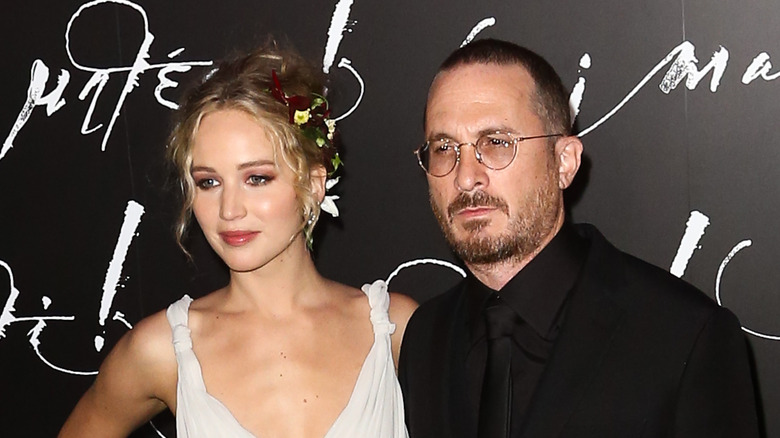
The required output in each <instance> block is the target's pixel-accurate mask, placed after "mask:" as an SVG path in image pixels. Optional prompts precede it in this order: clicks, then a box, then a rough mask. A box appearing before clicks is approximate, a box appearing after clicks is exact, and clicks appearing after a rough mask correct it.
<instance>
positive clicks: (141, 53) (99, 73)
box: [0, 0, 213, 160]
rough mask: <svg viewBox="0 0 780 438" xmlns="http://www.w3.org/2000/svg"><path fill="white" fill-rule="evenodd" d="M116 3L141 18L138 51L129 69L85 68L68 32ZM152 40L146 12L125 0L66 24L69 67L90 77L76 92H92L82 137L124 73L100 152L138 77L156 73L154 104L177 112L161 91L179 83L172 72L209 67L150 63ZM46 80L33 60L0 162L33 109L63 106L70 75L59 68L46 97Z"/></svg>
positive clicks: (107, 0) (82, 95) (102, 0)
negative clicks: (117, 77) (113, 80)
mask: <svg viewBox="0 0 780 438" xmlns="http://www.w3.org/2000/svg"><path fill="white" fill-rule="evenodd" d="M106 4H115V5H121V6H126V7H129V8H131V9H132V10H133V11H135V12H136V13H138V14H139V15H140V16H141V18H142V19H143V41H142V42H141V44H140V46H139V47H138V50H137V52H136V54H135V56H134V60H133V63H132V64H131V65H129V66H116V67H92V66H89V65H84V64H82V63H80V62H79V60H78V59H77V58H76V57H75V56H74V54H73V47H72V46H71V33H72V31H73V29H74V27H75V26H77V25H78V22H79V20H78V19H79V17H80V16H81V14H82V13H83V12H84V11H86V10H88V9H90V8H96V7H100V6H101V5H106ZM153 41H154V35H153V34H152V33H151V32H150V30H149V19H148V17H147V15H146V11H144V9H143V8H142V7H140V6H139V5H137V4H135V3H133V2H131V1H127V0H95V1H91V2H88V3H85V4H83V5H82V6H81V7H80V8H79V9H78V10H77V11H76V12H75V13H74V14H73V15H72V16H71V17H70V20H69V21H68V24H67V28H66V31H65V51H66V53H67V55H68V59H69V60H70V63H71V65H72V66H73V67H74V68H75V69H77V70H80V71H84V72H90V73H92V76H90V78H89V80H88V81H87V83H86V84H85V85H84V87H83V88H82V89H81V91H80V92H79V95H78V98H79V100H82V101H83V100H85V99H86V98H87V97H88V96H89V94H90V93H92V99H91V100H90V104H89V108H88V109H87V114H86V116H85V117H84V121H83V123H82V124H81V134H83V135H89V134H92V133H94V132H96V131H98V130H100V129H101V128H103V126H104V124H103V123H94V124H93V122H92V118H93V115H94V111H95V105H96V104H97V102H98V100H99V99H100V97H101V93H102V92H103V90H104V88H105V86H106V84H107V83H108V81H109V80H110V79H111V78H112V75H116V74H119V73H124V74H126V78H125V83H124V86H123V87H122V91H121V93H120V94H119V97H118V99H117V102H116V105H115V106H114V110H113V112H112V114H111V118H110V120H109V122H108V126H107V127H106V128H105V132H104V134H103V139H102V142H101V150H102V151H105V150H106V146H107V145H108V139H109V138H110V136H111V132H112V130H113V128H114V124H115V122H116V119H117V118H118V117H119V114H120V112H121V109H122V106H123V104H124V103H125V101H126V99H127V97H128V96H129V95H130V93H131V92H132V91H133V89H135V88H136V87H138V78H139V76H140V75H141V74H143V73H145V72H147V71H150V70H159V71H158V74H157V80H158V85H157V86H156V87H155V88H154V96H155V99H156V100H157V102H158V103H159V104H160V105H162V106H165V107H167V108H171V109H176V108H177V106H176V104H175V103H174V102H171V101H170V100H168V99H166V98H165V97H163V91H164V90H165V89H167V88H174V87H176V86H177V85H178V83H177V82H176V81H174V80H172V79H170V77H169V75H170V74H173V73H184V72H187V71H189V70H190V69H191V68H192V67H194V66H210V65H212V64H213V61H210V60H209V61H179V62H163V63H157V64H150V63H149V62H148V59H149V49H150V47H151V46H152V42H153ZM183 51H184V49H183V48H180V49H177V50H174V51H172V52H170V54H169V55H168V57H169V59H171V58H175V57H177V56H178V55H180V54H181V53H182V52H183ZM48 79H49V69H48V67H47V66H46V64H45V63H44V62H43V61H41V60H35V61H34V62H33V65H32V70H31V78H30V87H29V89H28V93H27V94H28V95H27V100H26V101H25V103H24V105H23V106H22V109H21V111H20V112H19V116H18V117H17V120H16V122H15V123H14V126H13V127H12V128H11V132H10V133H9V134H8V136H7V137H6V139H5V141H4V142H3V147H2V149H0V160H2V159H3V158H4V157H5V156H6V154H7V153H8V151H9V150H10V149H11V148H12V147H13V141H14V139H15V138H16V136H17V134H18V133H19V131H20V130H21V129H22V127H23V126H24V124H25V123H26V122H27V120H28V119H29V117H30V115H31V113H32V111H33V109H34V108H35V107H36V106H40V105H46V113H47V115H48V116H51V115H52V114H53V113H54V112H55V111H57V110H58V109H60V108H62V106H64V105H65V100H64V99H62V94H63V92H64V91H65V88H66V87H67V85H68V82H69V79H70V73H69V72H68V71H67V70H65V69H62V70H61V73H60V75H59V76H58V77H57V86H56V88H55V89H54V90H53V91H51V92H50V93H49V94H47V95H46V96H44V95H43V91H44V88H45V86H46V83H47V82H48Z"/></svg>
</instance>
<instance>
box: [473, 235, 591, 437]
mask: <svg viewBox="0 0 780 438" xmlns="http://www.w3.org/2000/svg"><path fill="white" fill-rule="evenodd" d="M587 249H588V245H587V242H586V241H585V240H584V239H583V238H581V237H580V236H579V235H578V234H577V233H576V232H575V231H574V230H573V229H571V228H570V226H567V225H564V227H563V228H562V229H561V230H560V231H559V232H558V234H557V235H556V236H555V237H554V238H553V239H552V240H551V241H550V243H549V244H548V245H547V246H546V247H545V248H544V249H542V251H541V252H540V253H539V254H537V256H536V257H534V259H533V260H531V262H530V263H529V264H528V265H526V266H525V267H524V268H523V269H522V270H521V271H520V272H519V273H517V275H515V276H514V278H512V279H511V280H510V281H509V282H508V283H507V284H506V285H505V286H504V287H503V288H502V289H501V290H499V291H494V290H493V289H490V288H489V287H487V286H485V285H484V284H482V283H481V282H480V281H479V280H477V279H476V278H475V277H474V276H473V275H469V277H468V278H467V280H466V296H467V298H466V299H467V300H468V301H467V302H468V320H467V324H468V332H469V335H470V336H469V345H468V347H467V355H466V372H467V373H468V377H469V390H470V392H469V394H470V399H471V402H472V406H473V411H472V412H479V398H480V393H481V388H482V381H483V376H484V372H485V361H486V356H487V340H486V331H485V320H484V314H483V309H484V308H485V304H486V303H487V301H488V299H489V298H490V296H491V295H492V294H498V296H499V297H500V298H501V300H503V301H504V303H505V304H506V305H508V306H509V307H510V308H512V309H513V310H514V311H515V312H517V314H518V315H519V316H520V318H521V319H522V320H523V321H524V323H521V324H517V325H516V326H515V329H514V332H513V334H512V340H513V346H514V349H513V352H512V436H516V433H517V431H518V429H519V427H520V425H521V424H522V419H523V417H524V415H525V411H526V409H527V407H528V404H529V402H530V400H531V396H532V395H533V392H534V389H535V388H536V384H537V383H538V382H539V378H540V377H541V375H542V372H543V371H544V367H545V365H546V364H547V359H548V358H549V357H550V353H551V351H552V348H553V345H554V344H555V340H556V338H557V336H558V331H559V330H560V327H561V326H562V324H563V321H564V318H565V314H566V299H567V297H568V296H569V293H570V292H571V290H572V289H573V288H574V286H575V285H576V283H577V278H578V276H579V272H580V270H581V267H582V265H583V262H584V260H585V256H586V253H587Z"/></svg>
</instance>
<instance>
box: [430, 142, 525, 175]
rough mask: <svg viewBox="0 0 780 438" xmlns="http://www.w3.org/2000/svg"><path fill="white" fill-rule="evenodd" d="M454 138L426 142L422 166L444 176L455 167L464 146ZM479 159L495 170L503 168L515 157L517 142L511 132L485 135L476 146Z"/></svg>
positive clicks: (432, 173)
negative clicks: (510, 134)
mask: <svg viewBox="0 0 780 438" xmlns="http://www.w3.org/2000/svg"><path fill="white" fill-rule="evenodd" d="M467 144H471V143H461V144H458V143H456V142H455V141H453V140H449V139H440V140H432V141H429V142H428V143H426V145H425V146H423V147H422V148H421V149H420V152H419V154H418V155H419V160H420V164H421V165H422V167H423V168H424V169H425V170H426V171H427V172H428V173H430V174H431V175H433V176H444V175H446V174H448V173H450V172H451V171H452V169H454V168H455V165H456V164H457V162H458V154H459V153H461V150H460V149H462V147H463V146H465V145H467ZM474 153H475V154H476V157H477V160H479V161H480V162H481V163H482V164H484V165H485V166H487V167H488V168H490V169H493V170H501V169H503V168H505V167H507V166H509V164H510V163H512V160H513V159H514V157H515V142H514V140H513V139H512V137H511V136H509V134H504V133H494V134H489V135H483V136H482V137H480V138H479V139H478V140H477V142H476V145H475V146H474Z"/></svg>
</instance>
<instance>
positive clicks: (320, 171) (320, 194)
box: [309, 165, 328, 202]
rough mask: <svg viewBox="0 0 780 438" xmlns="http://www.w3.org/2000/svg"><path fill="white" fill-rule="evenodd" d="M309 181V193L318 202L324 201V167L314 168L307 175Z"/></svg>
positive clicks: (326, 172)
mask: <svg viewBox="0 0 780 438" xmlns="http://www.w3.org/2000/svg"><path fill="white" fill-rule="evenodd" d="M309 179H310V180H311V192H312V193H313V194H314V196H315V197H316V198H317V201H318V202H322V200H323V199H325V181H326V180H327V179H328V171H327V170H326V169H325V166H323V165H318V166H314V167H313V168H312V169H311V172H310V174H309Z"/></svg>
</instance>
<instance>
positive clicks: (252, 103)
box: [167, 43, 333, 253]
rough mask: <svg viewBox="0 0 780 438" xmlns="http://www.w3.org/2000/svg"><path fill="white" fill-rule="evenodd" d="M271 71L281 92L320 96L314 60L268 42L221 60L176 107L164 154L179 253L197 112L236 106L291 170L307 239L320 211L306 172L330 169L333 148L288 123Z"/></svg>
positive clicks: (190, 189) (188, 208)
mask: <svg viewBox="0 0 780 438" xmlns="http://www.w3.org/2000/svg"><path fill="white" fill-rule="evenodd" d="M272 71H276V75H277V77H278V78H279V81H280V83H281V86H282V90H283V91H284V93H285V94H286V95H287V96H294V95H301V96H312V95H313V94H318V95H321V96H324V95H325V87H324V79H323V74H322V73H320V71H319V70H318V69H317V68H315V67H314V65H312V64H311V63H309V62H308V61H306V60H305V59H304V58H303V57H301V56H300V55H299V54H298V53H296V52H294V51H292V50H283V49H280V48H279V47H278V46H277V45H276V44H275V43H270V44H267V45H265V46H262V47H260V48H258V49H256V50H254V51H252V52H251V53H248V54H245V55H242V56H238V57H235V58H232V59H229V60H225V61H223V62H221V63H220V64H219V66H218V67H217V68H216V69H214V70H213V71H212V72H211V73H209V74H208V75H207V76H206V78H205V79H204V80H203V82H202V83H200V84H199V85H197V86H195V87H194V88H192V89H190V90H189V92H188V93H187V94H186V95H185V97H184V100H183V102H182V104H181V105H180V107H179V109H178V111H177V112H176V115H175V125H174V128H173V131H172V132H171V135H170V138H169V141H168V154H167V155H168V160H169V162H170V163H171V164H172V165H173V167H174V168H175V172H176V175H177V180H178V183H179V187H180V189H181V195H182V200H183V202H182V207H181V210H180V213H179V218H178V220H177V223H176V225H175V233H176V240H177V242H178V244H179V246H180V247H181V248H182V249H183V250H184V251H185V253H187V250H186V248H184V245H183V240H184V237H185V236H186V234H187V230H188V228H189V224H190V220H191V218H192V204H193V200H194V197H195V181H194V180H193V178H192V175H191V173H190V170H191V168H192V146H193V140H194V137H195V134H196V133H197V131H198V128H199V126H200V122H201V120H203V117H205V116H206V115H208V114H210V113H213V112H215V111H220V110H239V111H243V112H244V113H246V114H248V115H249V116H251V117H253V118H254V119H255V120H256V121H257V123H258V124H259V125H260V126H262V127H263V129H264V130H265V132H266V133H267V135H268V137H269V140H270V141H271V143H272V144H273V146H274V156H275V157H276V161H277V165H287V166H288V167H289V168H290V169H292V171H293V173H294V175H295V180H294V187H295V192H296V196H297V198H298V202H299V205H300V210H301V221H302V225H301V228H302V230H303V232H304V235H305V237H306V240H307V241H310V238H311V233H312V231H313V228H314V225H315V224H316V223H317V220H318V219H319V216H320V200H319V199H318V197H317V195H316V194H315V193H313V192H312V189H311V187H312V186H311V171H312V170H313V169H315V168H316V167H317V166H323V167H324V168H325V169H326V170H327V169H330V168H331V165H330V156H332V154H333V151H324V150H323V149H328V148H327V147H325V148H321V147H319V146H317V144H316V143H315V141H314V140H312V139H310V138H308V137H306V136H305V135H304V134H303V132H302V131H301V129H300V128H298V127H297V126H296V125H294V124H291V123H290V119H289V110H288V107H287V106H286V105H285V104H284V103H282V102H280V101H278V100H276V99H275V98H274V97H273V96H272V95H271V93H270V89H271V88H272V87H273V79H272V76H271V74H272V73H271V72H272ZM280 156H281V160H279V157H280Z"/></svg>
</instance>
